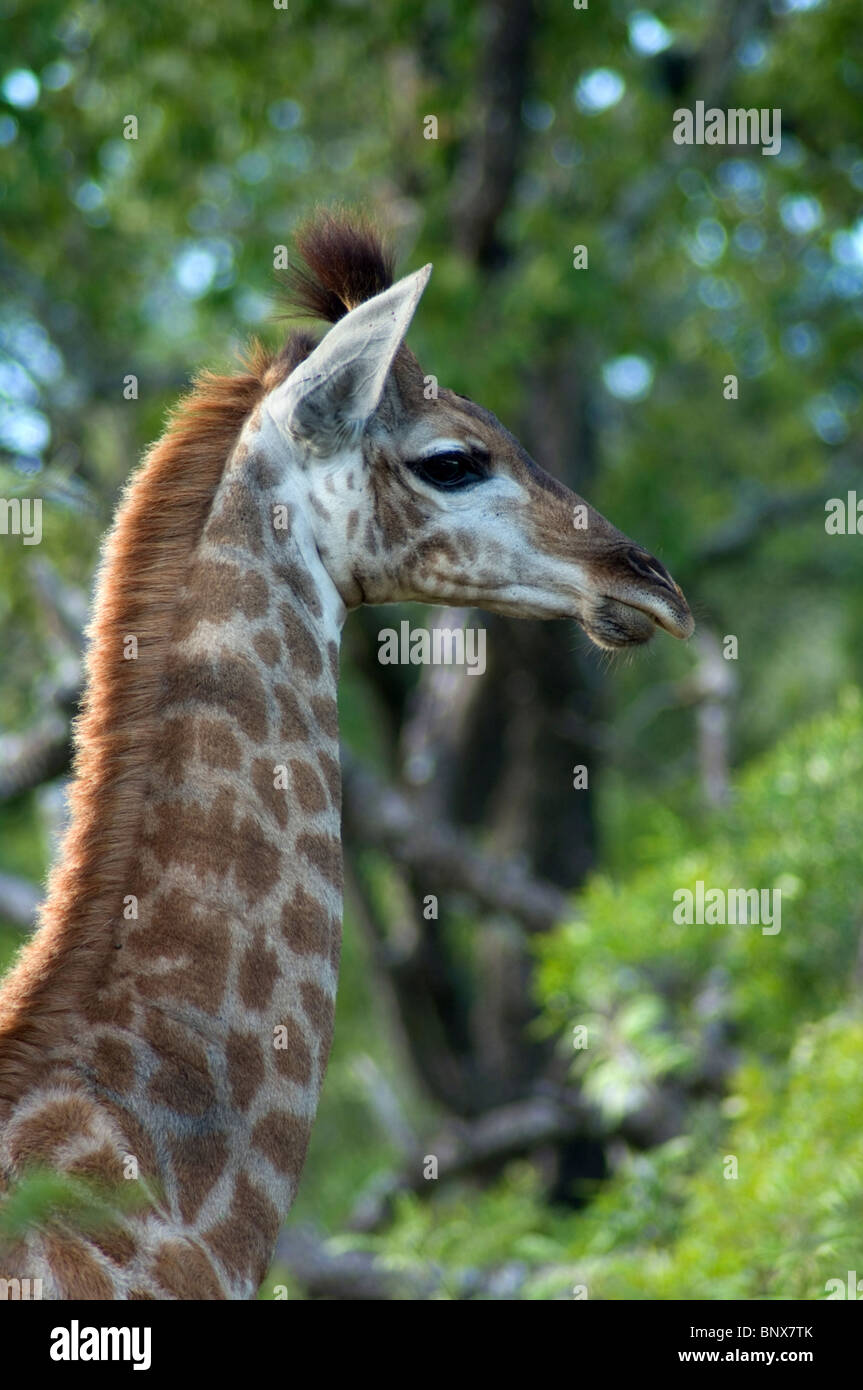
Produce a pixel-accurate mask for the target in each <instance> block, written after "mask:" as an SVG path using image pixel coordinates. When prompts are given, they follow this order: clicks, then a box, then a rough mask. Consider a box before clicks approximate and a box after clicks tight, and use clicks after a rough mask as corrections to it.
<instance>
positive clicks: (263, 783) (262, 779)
mask: <svg viewBox="0 0 863 1390" xmlns="http://www.w3.org/2000/svg"><path fill="white" fill-rule="evenodd" d="M280 775H281V774H280ZM275 778H276V770H275V765H274V764H273V763H272V762H270V760H269V759H268V758H255V761H254V762H253V763H252V785H253V786H254V788H255V791H256V793H257V796H258V800H259V801H260V802H261V804H262V805H263V806H264V807H265V809H266V810H267V811H269V813H270V815H271V816H272V817H273V820H274V821H275V822H276V824H277V825H279V826H281V828H282V830H284V829H285V828H286V826H287V824H288V804H287V803H288V794H287V788H286V787H277V786H276V785H275Z"/></svg>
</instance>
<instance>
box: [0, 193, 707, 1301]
mask: <svg viewBox="0 0 863 1390" xmlns="http://www.w3.org/2000/svg"><path fill="white" fill-rule="evenodd" d="M298 243H299V248H300V252H301V260H300V263H299V264H298V265H297V267H296V268H294V269H293V270H292V272H291V273H290V276H289V279H290V291H291V294H292V296H293V301H294V305H295V307H297V308H299V309H300V310H301V311H303V312H305V313H307V314H311V315H314V316H317V317H318V318H320V319H323V320H324V321H325V322H327V323H328V324H329V325H330V326H329V327H328V329H327V331H326V332H325V333H324V334H323V336H322V337H321V338H320V340H319V341H317V340H316V338H315V337H314V336H313V335H311V334H309V333H307V332H304V331H302V332H301V331H299V330H294V331H293V332H291V334H290V335H289V336H288V338H287V341H286V342H285V344H284V346H283V347H282V349H281V350H280V351H278V352H276V353H269V354H268V353H266V352H265V351H264V350H263V349H261V348H260V347H256V348H254V349H253V351H252V354H251V357H250V360H249V362H248V363H247V364H246V369H245V370H244V371H243V372H240V373H238V374H236V375H234V376H229V377H220V376H215V375H211V374H205V375H203V376H202V377H200V378H199V379H198V380H197V382H196V385H195V387H194V389H193V390H192V392H191V394H190V395H189V396H188V397H187V398H186V400H185V401H184V402H183V403H182V404H181V405H180V407H179V408H178V410H177V411H176V412H175V414H174V416H173V418H172V420H171V421H170V423H169V425H168V427H167V429H166V432H165V434H164V435H163V437H162V438H161V440H160V441H159V442H158V443H157V444H156V445H155V446H154V447H153V448H152V449H151V450H150V452H149V453H148V455H147V456H146V457H145V460H144V462H143V464H142V466H141V468H140V470H139V471H138V473H137V474H136V475H135V476H134V477H133V479H132V481H131V483H130V485H129V487H128V490H127V492H126V495H125V497H124V499H123V501H122V503H121V505H120V507H119V510H118V514H117V517H116V519H115V523H114V526H113V530H112V532H111V534H110V536H109V538H108V541H107V543H106V547H105V550H104V553H103V558H102V562H101V567H100V572H99V577H98V582H97V589H96V597H95V604H94V618H93V622H92V626H91V628H90V632H89V651H88V667H87V673H88V674H87V694H86V697H85V702H84V706H83V712H82V715H81V716H80V719H79V722H78V726H77V729H76V744H77V753H76V765H75V776H74V779H73V783H72V788H71V792H70V803H71V808H70V809H71V816H70V824H69V829H68V832H67V836H66V839H65V842H64V845H63V847H62V852H61V855H60V858H59V861H58V864H57V866H56V867H55V869H54V870H53V873H52V875H51V878H50V882H49V889H48V895H47V899H46V903H45V906H44V909H43V912H42V919H41V924H40V928H39V930H38V931H37V933H36V934H35V936H34V938H33V939H32V941H31V942H30V943H29V944H28V945H27V947H26V948H25V949H24V950H23V952H22V954H21V956H20V958H19V961H18V962H17V963H16V965H15V966H14V967H13V969H12V971H11V974H10V975H9V976H8V977H7V980H6V982H5V985H4V987H3V989H2V993H0V1194H2V1193H4V1192H5V1193H6V1194H7V1195H8V1194H9V1193H10V1192H11V1191H12V1189H13V1187H14V1186H15V1184H16V1183H17V1182H18V1181H19V1180H20V1179H21V1178H22V1177H26V1176H27V1175H28V1174H31V1173H33V1172H36V1171H38V1170H40V1169H49V1170H51V1171H52V1172H53V1173H55V1174H60V1175H61V1176H62V1178H63V1180H64V1181H65V1182H67V1183H68V1184H71V1185H72V1188H70V1190H73V1189H74V1190H78V1189H77V1188H74V1185H75V1184H78V1185H81V1184H84V1185H85V1190H86V1191H87V1192H88V1193H91V1194H96V1196H97V1197H98V1199H99V1201H100V1202H101V1204H102V1205H101V1208H100V1211H101V1219H100V1220H99V1222H97V1223H95V1224H93V1223H91V1225H89V1226H87V1225H85V1224H84V1223H82V1222H81V1221H80V1220H78V1219H77V1218H76V1217H75V1214H74V1211H71V1209H67V1208H66V1207H64V1206H62V1204H61V1205H60V1206H59V1207H58V1209H57V1210H56V1211H53V1210H51V1211H49V1212H48V1213H47V1215H45V1216H44V1217H43V1218H42V1219H41V1220H40V1221H39V1222H38V1223H37V1224H36V1225H34V1226H32V1227H31V1228H29V1229H26V1230H22V1231H20V1232H19V1233H18V1234H17V1235H14V1234H13V1235H10V1236H7V1238H6V1244H5V1248H2V1247H0V1277H5V1278H7V1279H8V1278H13V1277H19V1278H29V1279H31V1280H32V1279H37V1278H38V1279H41V1280H42V1288H43V1296H44V1297H46V1298H56V1299H68V1298H86V1299H96V1300H99V1299H244V1298H251V1297H253V1296H254V1295H255V1293H256V1291H257V1289H258V1288H259V1286H260V1284H261V1281H262V1280H263V1278H264V1276H265V1274H266V1272H267V1269H268V1267H269V1264H270V1261H271V1259H272V1254H273V1250H274V1245H275V1241H276V1236H277V1232H278V1229H279V1226H280V1223H281V1222H282V1221H283V1220H284V1218H285V1216H286V1214H287V1212H288V1210H289V1208H290V1206H291V1202H292V1200H293V1198H294V1195H295V1193H296V1190H297V1185H298V1182H299V1179H300V1174H301V1171H302V1167H303V1162H304V1157H305V1152H306V1146H307V1143H308V1138H309V1133H310V1129H311V1126H312V1122H313V1119H314V1115H315V1110H316V1107H317V1103H318V1097H319V1093H320V1089H321V1084H322V1081H323V1077H324V1071H325V1068H326V1064H327V1057H328V1053H329V1048H330V1040H331V1034H332V1025H333V1013H334V1001H335V994H336V981H337V974H338V965H339V952H340V942H341V887H342V881H341V845H340V776H339V747H338V719H337V705H336V698H337V682H338V673H339V639H340V633H341V629H342V625H343V623H344V620H345V617H346V614H347V613H348V612H349V611H350V610H352V609H354V608H356V607H357V606H358V605H360V604H363V603H367V604H381V603H391V602H394V601H401V600H419V601H422V602H425V603H446V604H453V603H455V604H462V605H471V606H474V605H476V606H479V607H485V608H488V609H491V610H494V611H496V612H499V613H504V614H510V615H516V616H529V617H549V618H553V617H571V618H574V619H575V620H576V621H577V622H578V623H579V624H580V625H581V626H582V627H583V628H584V629H585V631H586V632H587V633H588V635H589V636H590V637H591V638H592V640H593V641H594V642H595V643H596V644H598V645H599V646H602V647H606V648H622V647H627V646H632V645H637V644H640V643H643V642H646V641H647V640H649V638H650V637H651V636H652V635H653V634H654V632H655V631H656V630H657V628H659V627H661V628H664V629H665V630H666V631H668V632H669V633H671V634H672V635H674V636H676V637H680V638H685V637H688V636H689V634H690V633H691V631H692V628H693V623H692V618H691V616H690V613H689V609H688V607H687V604H686V601H685V599H684V597H683V595H682V593H681V590H680V589H679V587H678V586H677V584H676V583H675V582H674V580H673V579H672V578H671V576H670V575H669V574H668V572H667V571H666V570H665V569H664V567H663V566H662V565H661V564H660V562H659V561H658V560H656V559H655V558H654V557H653V556H651V555H649V554H648V553H647V552H646V551H644V550H643V549H642V548H641V547H640V546H637V545H636V544H635V543H634V542H632V541H631V540H629V539H628V538H627V537H626V536H624V535H623V534H622V533H621V532H620V531H618V530H617V529H616V528H615V527H614V526H612V525H611V523H610V522H608V521H607V520H606V519H605V518H604V517H602V516H601V515H600V514H599V513H598V512H596V511H594V510H593V508H591V507H590V506H589V505H588V504H587V503H585V502H583V501H582V499H580V498H578V497H577V496H576V495H575V494H573V493H571V492H569V491H568V490H567V489H566V488H565V487H563V486H562V485H561V484H560V483H559V482H557V481H555V480H554V479H553V478H551V477H550V476H549V475H547V474H545V473H544V472H543V471H542V470H541V469H540V468H539V467H538V466H537V464H536V463H534V462H533V460H532V459H531V458H530V457H529V456H528V455H527V454H526V452H525V451H524V449H523V448H522V447H521V445H520V444H519V443H518V442H517V440H516V439H515V438H514V437H513V436H512V435H511V434H510V433H509V432H508V431H507V430H506V429H505V428H504V427H503V426H502V425H501V424H500V423H499V422H498V421H497V419H496V418H495V417H494V416H493V415H492V414H490V413H489V412H488V411H487V410H485V409H483V408H482V407H480V406H479V405H477V404H475V403H474V402H473V401H471V400H469V399H467V398H466V397H464V396H460V395H457V394H456V393H455V392H453V391H450V390H448V389H444V388H443V387H441V388H439V389H438V390H437V391H432V392H430V391H429V390H428V379H427V378H426V377H424V375H423V371H422V369H421V368H420V366H419V363H418V362H417V360H416V358H415V357H414V356H413V354H412V353H411V352H410V350H409V349H408V347H407V346H406V344H405V336H406V333H407V329H408V326H409V324H410V321H411V319H412V317H413V314H414V311H415V309H416V307H417V304H418V302H419V299H420V296H421V295H422V293H423V290H424V289H425V286H426V283H427V281H428V278H429V274H430V270H431V267H430V266H426V267H425V268H423V269H422V270H419V271H416V272H414V273H413V274H409V275H407V276H406V277H404V278H402V279H400V280H397V281H396V280H394V277H393V266H392V260H391V258H390V256H389V254H388V253H387V252H386V251H385V250H384V248H383V246H382V244H381V242H380V240H379V238H378V237H377V235H376V234H375V233H374V232H373V231H371V230H370V229H369V228H368V227H367V226H365V225H364V224H360V223H354V222H351V221H349V220H345V219H344V218H338V217H334V216H331V215H329V214H327V215H323V216H321V215H319V216H317V217H316V218H315V219H313V220H312V222H311V223H310V224H307V225H306V227H305V229H304V230H302V231H301V232H300V234H299V236H298ZM576 509H580V514H581V517H582V524H580V525H577V524H574V517H575V515H576ZM584 518H586V524H584ZM124 1184H125V1186H124ZM131 1189H134V1191H135V1193H136V1194H137V1195H136V1200H135V1201H134V1202H123V1201H122V1200H121V1198H120V1196H118V1194H122V1193H123V1192H124V1191H128V1190H131Z"/></svg>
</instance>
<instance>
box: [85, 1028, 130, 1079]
mask: <svg viewBox="0 0 863 1390" xmlns="http://www.w3.org/2000/svg"><path fill="white" fill-rule="evenodd" d="M92 1067H93V1074H94V1076H95V1079H96V1081H97V1082H98V1084H99V1085H100V1086H106V1087H108V1088H109V1089H110V1090H112V1091H128V1090H129V1088H130V1087H131V1085H132V1082H133V1081H134V1079H135V1054H134V1052H133V1051H132V1049H131V1047H130V1046H129V1044H128V1043H126V1042H123V1040H122V1038H113V1037H109V1036H108V1034H106V1033H103V1034H102V1036H101V1037H100V1038H98V1039H97V1040H96V1045H95V1047H94V1048H93V1060H92Z"/></svg>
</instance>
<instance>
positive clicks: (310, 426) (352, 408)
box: [269, 265, 431, 453]
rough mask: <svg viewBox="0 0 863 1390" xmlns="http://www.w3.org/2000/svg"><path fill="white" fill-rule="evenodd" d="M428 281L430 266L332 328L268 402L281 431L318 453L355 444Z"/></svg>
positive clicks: (381, 389) (357, 309) (377, 399)
mask: <svg viewBox="0 0 863 1390" xmlns="http://www.w3.org/2000/svg"><path fill="white" fill-rule="evenodd" d="M430 275H431V266H430V265H427V266H424V267H423V269H422V270H417V271H415V272H414V274H413V275H406V276H405V277H404V279H403V280H399V281H397V283H396V284H395V285H392V286H391V287H390V289H388V290H384V292H383V293H382V294H376V295H375V296H374V298H373V299H367V300H365V301H364V302H363V303H362V304H358V305H357V307H356V309H351V310H350V312H349V313H347V314H345V317H344V318H343V319H339V321H338V323H336V324H334V326H333V327H332V328H331V329H330V331H329V333H327V335H326V336H325V337H324V338H323V339H322V340H321V342H320V343H319V344H318V346H317V347H316V348H315V350H314V352H313V353H311V354H310V356H309V357H307V358H306V360H305V361H304V362H301V363H300V365H299V366H298V367H297V368H296V369H295V370H294V371H293V372H292V373H291V375H290V376H289V377H288V379H287V381H285V382H283V384H282V385H281V386H278V387H277V388H276V390H275V391H274V392H273V393H272V396H271V397H270V402H269V409H270V413H271V415H272V416H273V418H274V419H275V420H276V422H277V424H278V425H279V426H280V427H281V428H282V429H285V430H287V431H288V433H290V434H291V435H293V436H294V437H295V438H296V439H300V440H302V441H303V443H305V444H307V445H308V447H309V448H310V449H311V450H312V451H313V452H314V453H326V452H331V451H332V450H333V449H334V448H337V447H338V446H339V445H340V444H344V443H346V442H347V441H348V440H350V439H351V438H356V436H357V435H358V434H359V433H360V432H361V431H362V429H363V427H364V425H365V424H366V421H367V420H368V419H369V418H370V417H371V416H372V415H373V414H374V411H375V410H376V409H377V406H378V402H379V401H380V398H381V394H382V393H383V389H384V383H385V381H386V378H387V373H388V372H389V369H390V367H391V365H392V361H393V358H394V357H395V355H396V353H397V352H398V350H399V347H400V346H401V344H402V341H403V339H404V336H405V334H406V333H407V331H408V328H409V326H410V321H411V319H412V318H413V316H414V311H415V309H416V307H417V305H418V304H419V301H420V298H421V296H422V292H423V290H424V289H425V287H426V284H427V283H428V278H429V276H430Z"/></svg>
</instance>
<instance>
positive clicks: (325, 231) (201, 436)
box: [0, 214, 391, 1106]
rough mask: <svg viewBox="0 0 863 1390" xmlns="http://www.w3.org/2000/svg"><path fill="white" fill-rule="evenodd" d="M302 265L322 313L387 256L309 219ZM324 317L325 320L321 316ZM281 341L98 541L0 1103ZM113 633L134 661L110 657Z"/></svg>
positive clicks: (115, 881) (161, 459)
mask: <svg viewBox="0 0 863 1390" xmlns="http://www.w3.org/2000/svg"><path fill="white" fill-rule="evenodd" d="M299 244H300V247H301V250H302V252H303V255H304V257H305V260H306V263H307V268H305V269H303V270H297V271H296V272H294V273H293V278H292V280H291V281H290V284H291V285H292V286H293V292H294V296H295V303H296V305H297V306H298V307H299V308H300V309H301V310H304V311H306V312H314V313H317V314H318V315H319V316H321V317H324V318H333V319H334V318H338V317H341V315H342V314H343V313H344V312H345V311H346V308H347V307H348V306H349V305H352V304H353V303H358V302H359V301H360V299H363V298H368V297H369V295H370V294H374V293H377V292H378V287H379V288H386V286H385V285H384V284H383V283H382V281H383V279H384V278H385V277H386V276H387V275H390V278H391V271H390V270H389V269H388V267H389V261H388V259H387V257H386V254H385V253H384V252H383V251H382V249H381V247H380V243H379V242H378V241H377V239H376V238H375V236H374V234H373V233H372V232H371V231H370V230H369V229H368V228H367V227H365V226H356V225H352V224H347V223H344V222H339V221H338V220H336V219H334V218H332V217H331V216H329V215H327V214H324V215H323V216H320V215H319V216H318V217H317V218H316V219H315V220H314V221H313V222H312V223H311V224H310V225H307V226H306V227H305V228H304V229H303V230H302V231H301V233H300V236H299ZM337 305H338V306H340V309H339V312H336V311H335V309H336V306H337ZM314 345H315V343H314V339H313V338H311V337H310V336H309V335H308V334H305V333H297V332H294V333H292V334H291V335H290V337H289V339H288V341H287V343H286V345H285V347H284V348H283V349H282V350H281V352H279V353H277V354H275V355H273V354H269V353H267V352H265V351H264V350H263V349H262V348H261V347H260V346H259V345H255V346H254V347H253V348H252V351H251V353H250V355H249V360H248V361H247V363H246V364H245V367H246V370H244V371H242V372H240V373H238V374H237V375H234V376H217V375H215V374H213V373H210V372H205V373H203V374H202V375H201V376H199V377H198V378H197V379H196V381H195V384H194V386H193V389H192V390H191V392H190V393H189V395H187V396H186V397H185V399H184V400H182V401H181V402H180V404H179V405H178V406H177V407H176V409H175V410H174V412H173V414H172V416H171V418H170V421H169V424H168V427H167V429H166V430H165V433H164V434H163V435H162V437H161V439H159V441H158V442H157V443H156V444H155V445H153V447H152V448H151V449H150V450H149V451H148V453H147V454H146V456H145V458H144V461H143V463H142V465H141V467H140V468H139V469H138V470H137V472H136V473H135V474H134V476H133V477H132V478H131V480H130V482H129V483H128V485H127V488H126V491H125V494H124V497H123V500H122V502H121V504H120V507H119V509H118V512H117V516H116V519H115V522H114V525H113V527H112V530H111V532H110V533H109V536H108V538H107V541H106V543H105V546H104V550H103V555H102V561H101V564H100V568H99V575H98V581H97V586H96V597H95V602H94V608H93V619H92V623H91V626H90V631H89V650H88V657H87V673H86V674H87V683H86V696H85V699H84V703H83V707H82V713H81V715H80V717H79V719H78V721H77V725H76V731H75V735H76V736H75V742H76V749H77V752H76V757H75V765H74V781H73V784H72V787H71V791H70V798H69V799H70V812H71V816H70V824H69V829H68V831H67V833H66V837H65V840H64V843H63V847H62V852H61V855H60V858H59V860H58V862H57V864H56V866H55V868H54V870H53V871H52V873H51V876H50V879H49V887H48V895H47V899H46V901H45V903H44V905H43V908H42V912H41V921H40V930H39V931H38V932H37V934H36V936H35V937H34V939H33V940H32V941H31V942H30V943H29V944H28V945H27V947H26V948H25V950H24V951H23V952H22V954H21V957H20V959H19V961H18V963H17V964H16V966H15V967H14V968H13V970H12V971H11V972H10V974H9V975H8V976H7V978H6V979H5V981H4V982H3V985H2V989H0V1106H2V1105H4V1104H7V1105H8V1104H11V1103H13V1102H14V1100H15V1099H16V1098H17V1097H18V1096H19V1095H20V1094H21V1092H22V1089H23V1088H24V1087H25V1085H26V1083H27V1081H28V1079H29V1078H30V1077H32V1075H33V1071H34V1069H36V1068H38V1066H39V1065H40V1063H44V1060H45V1058H46V1057H47V1055H48V1054H49V1053H50V1052H51V1051H52V1050H57V1051H60V1052H62V1049H63V1047H64V1045H68V1041H69V1038H68V1019H69V1010H70V1008H71V1007H72V1006H73V1004H74V1002H75V1001H76V1000H78V999H80V997H81V992H82V991H83V990H84V989H86V988H87V987H88V985H90V987H92V983H93V980H94V978H95V975H96V972H97V971H98V969H99V965H100V962H103V961H104V959H105V957H106V953H107V952H108V951H109V950H110V949H111V924H112V923H113V922H115V921H117V920H118V918H119V915H120V912H121V909H122V901H123V896H124V893H127V892H128V891H129V890H128V866H129V862H130V860H131V858H132V855H133V852H134V850H135V848H136V846H137V842H138V835H139V827H140V819H141V815H142V806H143V798H144V796H145V793H146V785H147V773H148V767H149V749H150V746H151V743H152V740H153V734H154V730H155V726H156V717H157V714H156V711H157V708H158V697H159V690H160V682H161V677H162V671H163V667H164V662H165V657H166V653H167V650H168V646H169V643H170V640H171V630H172V616H173V613H174V609H175V605H176V602H177V597H178V594H179V592H180V590H181V588H182V585H183V581H184V577H185V574H186V571H187V568H188V565H189V562H190V557H191V555H192V553H193V551H194V549H195V547H196V545H197V543H198V539H199V537H200V535H201V532H202V530H203V527H204V524H205V521H206V518H207V515H208V513H209V510H210V507H211V505H212V502H213V497H214V495H215V492H216V489H217V487H218V484H219V481H220V479H221V476H222V472H223V470H224V467H225V464H226V462H227V460H228V458H229V456H230V454H231V452H232V450H233V446H234V442H235V440H236V438H237V435H238V434H239V431H240V429H241V428H242V425H243V422H244V421H245V420H246V418H247V416H248V415H249V414H250V412H251V411H252V410H253V409H254V407H255V406H256V405H257V403H258V402H259V401H260V400H261V399H262V398H263V397H264V396H265V395H266V394H267V393H268V392H269V391H271V390H272V389H273V388H274V387H275V386H276V385H278V384H279V382H280V381H282V380H284V379H285V377H287V376H288V375H289V374H290V372H291V371H293V369H294V367H295V366H296V365H297V364H298V363H299V362H300V361H301V360H302V359H303V358H304V357H306V356H308V354H309V352H310V351H311V350H312V349H313V347H314ZM128 635H134V636H135V637H136V638H137V640H138V656H137V660H134V661H132V660H128V661H127V660H124V659H123V642H124V639H125V638H126V637H127V636H128Z"/></svg>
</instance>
